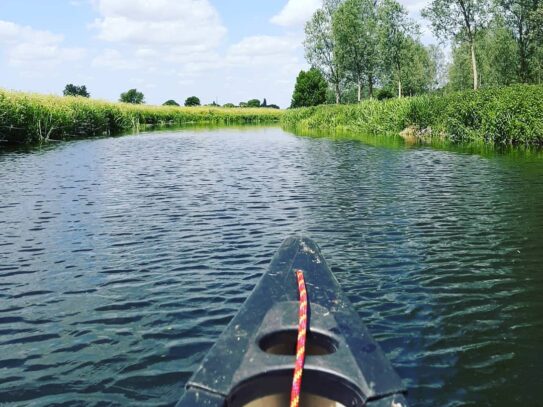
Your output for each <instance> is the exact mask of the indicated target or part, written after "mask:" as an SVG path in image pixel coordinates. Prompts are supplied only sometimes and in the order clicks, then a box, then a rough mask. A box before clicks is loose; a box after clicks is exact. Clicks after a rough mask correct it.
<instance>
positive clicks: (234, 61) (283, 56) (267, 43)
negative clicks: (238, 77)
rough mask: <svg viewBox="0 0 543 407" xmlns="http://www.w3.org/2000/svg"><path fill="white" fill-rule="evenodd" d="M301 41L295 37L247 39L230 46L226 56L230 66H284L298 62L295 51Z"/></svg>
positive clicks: (265, 36) (266, 36)
mask: <svg viewBox="0 0 543 407" xmlns="http://www.w3.org/2000/svg"><path fill="white" fill-rule="evenodd" d="M300 44H301V39H300V38H296V37H293V36H268V35H258V36H252V37H245V38H244V39H242V40H241V41H240V42H238V43H237V44H234V45H232V46H230V48H229V49H228V52H227V55H226V63H227V64H228V65H242V66H246V65H249V66H251V65H260V64H265V65H269V66H283V65H285V64H288V63H290V62H292V61H293V60H297V55H296V54H295V51H296V49H297V48H299V47H300Z"/></svg>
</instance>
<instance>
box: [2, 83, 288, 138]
mask: <svg viewBox="0 0 543 407" xmlns="http://www.w3.org/2000/svg"><path fill="white" fill-rule="evenodd" d="M282 113H283V111H281V110H277V109H263V108H228V109H227V108H221V107H177V106H149V105H130V104H125V103H110V102H105V101H99V100H93V99H87V98H81V97H58V96H47V95H39V94H30V93H22V92H11V91H6V90H1V89H0V142H2V143H0V147H1V145H2V144H16V143H20V144H30V143H36V142H41V141H46V140H64V139H70V138H79V137H96V136H101V135H108V134H115V133H119V132H122V131H127V130H131V129H139V128H140V127H141V126H143V125H162V124H179V125H181V124H187V123H224V124H230V123H265V122H276V121H279V119H280V117H281V115H282Z"/></svg>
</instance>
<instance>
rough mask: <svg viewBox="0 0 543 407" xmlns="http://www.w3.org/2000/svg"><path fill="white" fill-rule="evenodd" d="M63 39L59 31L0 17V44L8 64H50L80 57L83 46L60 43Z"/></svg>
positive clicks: (49, 65)
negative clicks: (76, 46) (55, 31)
mask: <svg viewBox="0 0 543 407" xmlns="http://www.w3.org/2000/svg"><path fill="white" fill-rule="evenodd" d="M63 41H64V37H63V36H62V35H57V34H53V33H51V32H49V31H41V30H35V29H33V28H32V27H28V26H21V25H18V24H15V23H13V22H10V21H1V20H0V45H2V46H3V47H4V49H5V52H6V55H7V58H8V62H9V63H10V64H11V65H15V66H20V65H23V66H25V65H34V66H35V67H36V66H37V67H39V68H52V67H55V66H58V65H60V64H63V63H66V62H69V61H77V60H80V59H81V58H83V56H84V55H85V50H84V49H82V48H69V47H63V46H62V42H63Z"/></svg>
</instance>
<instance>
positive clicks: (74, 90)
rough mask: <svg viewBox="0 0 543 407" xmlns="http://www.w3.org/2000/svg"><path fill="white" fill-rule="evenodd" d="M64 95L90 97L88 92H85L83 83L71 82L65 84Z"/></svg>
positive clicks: (85, 88)
mask: <svg viewBox="0 0 543 407" xmlns="http://www.w3.org/2000/svg"><path fill="white" fill-rule="evenodd" d="M63 94H64V96H82V97H84V98H88V97H90V93H89V92H87V87H86V86H85V85H82V86H76V85H73V84H71V83H69V84H67V85H66V87H65V88H64V91H63Z"/></svg>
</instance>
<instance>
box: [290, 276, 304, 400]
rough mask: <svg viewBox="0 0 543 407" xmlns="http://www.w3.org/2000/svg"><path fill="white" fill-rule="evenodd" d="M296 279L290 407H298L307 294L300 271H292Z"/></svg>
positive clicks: (302, 364) (302, 367)
mask: <svg viewBox="0 0 543 407" xmlns="http://www.w3.org/2000/svg"><path fill="white" fill-rule="evenodd" d="M294 271H295V272H296V277H297V279H298V293H299V296H300V306H299V311H298V342H297V344H296V364H295V366H294V377H293V378H292V390H291V392H290V407H298V405H299V404H300V390H301V387H302V372H303V369H304V361H305V340H306V336H307V292H306V290H305V281H304V274H303V272H302V270H299V269H297V270H294Z"/></svg>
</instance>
